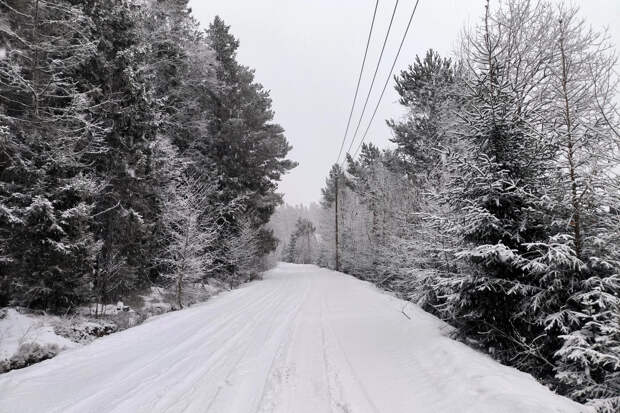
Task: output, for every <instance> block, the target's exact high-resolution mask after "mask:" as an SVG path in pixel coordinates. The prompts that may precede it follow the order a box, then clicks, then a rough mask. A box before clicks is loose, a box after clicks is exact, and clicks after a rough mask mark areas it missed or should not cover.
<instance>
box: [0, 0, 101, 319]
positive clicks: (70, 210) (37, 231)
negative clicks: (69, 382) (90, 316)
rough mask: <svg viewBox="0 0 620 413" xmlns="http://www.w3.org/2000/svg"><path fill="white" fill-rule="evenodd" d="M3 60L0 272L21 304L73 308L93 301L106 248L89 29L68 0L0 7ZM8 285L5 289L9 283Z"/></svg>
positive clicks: (0, 67)
mask: <svg viewBox="0 0 620 413" xmlns="http://www.w3.org/2000/svg"><path fill="white" fill-rule="evenodd" d="M0 10H1V12H2V14H3V15H5V16H8V19H7V22H6V24H2V25H0V37H1V38H2V43H3V44H6V45H7V53H6V56H5V58H4V59H2V60H0V82H1V83H2V90H1V91H0V101H1V105H2V106H1V109H0V127H2V130H3V138H4V139H3V140H2V143H1V145H2V149H3V150H2V160H1V161H0V165H1V166H0V169H1V174H0V175H1V178H0V199H1V203H2V208H1V210H2V218H1V219H0V221H1V222H2V224H1V225H2V229H1V230H0V231H1V232H2V238H3V240H4V241H3V242H5V243H6V246H5V248H4V255H5V259H4V261H3V266H2V267H3V268H2V273H3V274H4V275H3V278H4V279H5V285H6V286H7V287H8V290H9V291H10V294H11V295H12V297H13V299H14V301H15V303H18V304H21V305H27V306H31V307H38V308H44V309H53V310H59V309H70V308H73V307H75V306H77V305H79V304H80V303H81V302H83V301H84V300H85V299H86V298H87V297H88V284H89V281H90V276H91V273H92V269H93V266H94V261H95V256H96V254H97V252H98V250H99V248H100V244H99V243H98V242H97V241H95V239H94V237H93V236H92V233H91V231H90V225H91V216H92V213H93V209H94V197H95V195H96V194H97V193H98V192H99V190H100V183H99V180H98V179H97V178H96V177H94V176H93V174H92V171H90V170H88V169H87V168H86V163H87V162H88V158H89V157H90V156H95V155H98V154H101V153H103V152H105V149H103V148H102V136H103V134H104V133H105V132H106V129H105V127H104V126H103V125H102V124H101V121H100V119H98V118H97V117H96V111H95V110H93V107H94V106H95V105H94V96H95V95H97V93H98V87H97V85H96V84H95V83H91V82H89V79H85V78H84V77H83V76H82V73H81V69H82V68H83V66H84V65H85V64H86V63H87V62H88V61H89V59H91V58H92V56H94V53H95V50H96V40H95V38H94V34H93V23H92V21H91V20H90V19H89V18H88V17H87V16H85V15H84V14H83V13H82V12H81V10H80V9H79V8H77V7H74V6H72V5H71V3H70V2H67V1H58V2H54V3H49V2H39V1H33V2H12V5H9V4H7V3H6V2H3V3H1V4H0ZM7 277H10V278H11V280H10V282H8V283H6V278H7Z"/></svg>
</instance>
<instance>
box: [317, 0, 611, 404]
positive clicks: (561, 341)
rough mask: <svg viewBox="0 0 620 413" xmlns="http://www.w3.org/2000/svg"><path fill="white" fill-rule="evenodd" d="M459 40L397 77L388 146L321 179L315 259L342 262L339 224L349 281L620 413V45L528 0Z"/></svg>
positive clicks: (498, 10) (563, 10)
mask: <svg viewBox="0 0 620 413" xmlns="http://www.w3.org/2000/svg"><path fill="white" fill-rule="evenodd" d="M494 4H495V3H494ZM459 45H460V47H459V52H458V53H457V54H456V55H455V56H454V57H453V58H445V57H441V56H440V55H439V54H438V53H437V52H435V51H432V50H429V51H428V52H427V53H426V55H425V56H421V57H418V58H416V60H415V62H414V63H413V64H412V65H410V66H409V67H408V68H407V69H406V70H404V71H402V72H401V73H400V74H399V75H398V76H396V90H397V91H398V93H399V95H400V103H401V104H402V105H403V106H404V107H405V108H406V109H407V116H406V117H405V118H404V119H402V120H398V121H394V120H390V121H389V122H388V124H389V126H390V127H391V128H392V131H393V139H392V141H393V142H394V143H395V145H396V148H395V149H394V150H379V149H378V148H376V147H375V146H373V145H371V144H368V145H364V146H363V148H362V150H361V154H360V156H359V157H358V158H357V159H355V160H354V159H353V158H352V157H351V156H348V158H347V160H346V165H345V167H344V168H341V167H340V166H339V165H334V167H333V168H332V170H331V171H330V173H329V176H328V178H327V183H326V187H325V188H324V190H323V209H324V214H323V218H322V219H321V222H320V224H319V225H318V235H319V237H318V238H319V240H320V245H319V248H320V249H321V250H323V251H324V253H322V254H319V256H320V257H321V259H319V260H318V262H319V263H320V264H322V265H325V266H329V267H331V268H334V267H335V262H334V260H335V256H336V255H335V254H334V251H333V248H334V241H335V240H334V238H335V233H334V222H335V215H336V216H337V217H338V218H337V219H338V220H339V224H340V225H339V228H340V229H339V240H340V242H339V244H340V249H339V258H340V267H341V268H342V270H343V271H345V272H347V273H350V274H353V275H355V276H357V277H360V278H362V279H366V280H369V281H372V282H374V283H376V284H377V285H379V286H381V287H383V288H385V289H389V290H392V291H395V292H396V293H397V294H399V295H400V296H402V297H404V298H406V299H409V300H412V301H414V302H416V303H418V304H419V305H421V306H422V307H423V308H424V309H426V310H427V311H430V312H432V313H434V314H436V315H437V316H439V317H440V318H442V319H444V320H446V321H447V322H449V323H450V324H451V325H453V326H454V327H455V335H456V336H457V337H459V338H461V339H462V340H463V341H465V342H466V343H468V344H470V345H473V346H475V347H477V348H479V349H481V350H483V351H486V352H488V353H489V354H490V355H492V356H493V357H494V358H496V359H498V360H499V361H501V362H502V363H505V364H508V365H511V366H515V367H517V368H519V369H521V370H523V371H526V372H528V373H531V374H533V375H534V376H535V377H537V378H538V379H540V380H541V381H543V382H544V383H546V384H548V385H549V386H550V387H552V388H553V389H555V390H556V391H558V392H560V393H562V394H566V395H568V396H570V397H572V398H573V399H575V400H578V401H580V402H589V403H590V404H592V405H593V406H595V407H597V408H598V409H599V411H601V412H618V411H620V214H619V212H618V211H619V208H618V205H620V178H619V174H620V169H619V168H620V157H619V150H620V135H619V132H620V123H619V119H620V113H618V110H617V106H616V102H617V97H618V88H617V86H618V75H617V65H616V55H615V52H614V49H613V45H612V44H611V43H610V41H609V39H608V37H607V36H606V35H605V34H604V33H599V32H596V31H595V30H593V29H591V28H589V27H588V26H587V24H586V23H585V22H584V21H583V20H582V19H581V18H580V17H579V15H578V11H577V10H576V9H575V8H573V7H568V6H566V5H558V6H554V5H552V4H551V3H550V2H548V1H541V2H532V1H528V0H507V1H504V2H501V3H500V5H499V6H497V7H495V6H493V8H490V7H489V4H487V7H486V12H485V14H484V16H483V19H482V20H481V23H480V24H478V25H476V26H475V27H473V28H471V29H470V30H467V31H466V32H465V33H464V34H463V36H462V37H461V39H460V43H459ZM336 180H338V185H336ZM336 190H338V191H339V197H338V198H339V207H338V210H337V211H334V207H335V202H334V199H335V191H336Z"/></svg>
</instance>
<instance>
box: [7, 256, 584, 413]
mask: <svg viewBox="0 0 620 413" xmlns="http://www.w3.org/2000/svg"><path fill="white" fill-rule="evenodd" d="M403 305H404V302H402V301H400V300H397V299H395V298H393V297H392V296H390V295H388V294H384V293H381V292H380V291H379V290H377V289H376V288H374V287H372V286H371V285H369V284H367V283H364V282H361V281H358V280H355V279H354V278H352V277H349V276H345V275H342V274H339V273H335V272H332V271H328V270H324V269H319V268H317V267H315V266H310V265H292V264H280V265H279V266H278V267H277V268H276V269H274V270H272V271H270V272H269V273H267V274H266V276H265V280H263V281H258V282H254V283H251V284H248V285H246V286H244V287H242V288H240V289H238V290H235V291H232V292H227V293H224V294H221V295H220V296H218V297H216V298H214V299H212V300H210V301H209V302H207V303H204V304H201V305H197V306H195V307H192V308H190V309H187V310H184V311H179V312H175V313H169V314H165V315H163V316H160V317H157V318H155V319H152V320H150V321H147V322H146V323H145V324H143V325H141V326H138V327H136V328H132V329H129V330H126V331H124V332H121V333H118V334H114V335H111V336H108V337H104V338H102V339H99V340H97V341H95V342H94V343H93V344H91V345H88V346H85V347H81V348H78V349H73V350H68V351H66V352H64V353H62V354H60V355H59V356H58V357H56V358H54V359H52V360H48V361H45V362H42V363H40V364H38V365H34V366H31V367H29V368H26V369H23V370H16V371H13V372H10V373H7V374H4V375H0V412H2V413H18V412H19V413H29V412H45V413H51V412H58V413H86V412H93V413H94V412H96V413H103V412H127V413H136V412H149V413H152V412H200V413H208V412H213V413H255V412H256V413H261V412H278V413H306V412H307V413H323V412H325V413H378V412H382V413H398V412H407V413H418V412H429V413H430V412H432V413H438V412H449V413H452V412H458V413H465V412H472V413H474V412H475V413H487V412H488V413H511V412H515V413H517V412H518V413H528V412H540V413H543V412H544V413H550V412H579V411H585V409H584V408H583V407H582V406H580V405H578V404H576V403H573V402H571V401H569V400H568V399H565V398H563V397H560V396H557V395H555V394H553V393H551V392H550V391H549V390H547V389H546V388H545V387H543V386H541V385H540V384H538V383H537V382H536V381H534V379H532V378H531V377H530V376H528V375H526V374H523V373H520V372H518V371H516V370H514V369H511V368H508V367H504V366H501V365H499V364H497V363H496V362H494V361H492V360H491V359H489V358H488V357H486V356H484V355H481V354H478V353H476V352H475V351H474V350H471V349H469V348H467V347H466V346H464V345H463V344H460V343H457V342H455V341H453V340H451V339H449V338H447V337H446V336H445V327H444V325H443V324H442V323H441V322H439V321H438V320H436V319H435V318H433V317H431V316H429V315H427V314H426V313H424V312H423V311H421V310H420V309H418V308H416V307H415V306H413V305H411V304H409V305H407V307H406V309H405V312H406V313H407V314H408V315H409V316H410V317H411V320H409V319H407V318H406V317H405V316H404V315H403V314H402V313H401V309H402V307H403Z"/></svg>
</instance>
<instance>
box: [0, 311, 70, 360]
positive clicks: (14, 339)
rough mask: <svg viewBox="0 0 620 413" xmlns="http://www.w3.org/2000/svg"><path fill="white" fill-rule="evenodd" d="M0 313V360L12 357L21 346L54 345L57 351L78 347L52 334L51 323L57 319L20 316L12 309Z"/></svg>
mask: <svg viewBox="0 0 620 413" xmlns="http://www.w3.org/2000/svg"><path fill="white" fill-rule="evenodd" d="M0 312H1V313H2V314H4V317H2V316H1V314H0V360H7V359H10V358H11V357H12V356H14V355H15V354H16V353H17V352H18V350H19V347H20V346H21V345H23V344H28V343H36V344H38V345H39V346H42V347H43V346H49V345H56V346H58V349H59V350H63V349H68V348H74V347H78V346H79V344H77V343H74V342H73V341H71V340H69V339H67V338H65V337H62V336H60V335H58V334H56V333H55V332H54V327H53V323H54V322H57V321H58V319H59V318H58V317H50V316H40V317H34V316H29V315H25V314H21V313H20V312H18V311H17V310H15V309H14V308H6V309H1V310H0Z"/></svg>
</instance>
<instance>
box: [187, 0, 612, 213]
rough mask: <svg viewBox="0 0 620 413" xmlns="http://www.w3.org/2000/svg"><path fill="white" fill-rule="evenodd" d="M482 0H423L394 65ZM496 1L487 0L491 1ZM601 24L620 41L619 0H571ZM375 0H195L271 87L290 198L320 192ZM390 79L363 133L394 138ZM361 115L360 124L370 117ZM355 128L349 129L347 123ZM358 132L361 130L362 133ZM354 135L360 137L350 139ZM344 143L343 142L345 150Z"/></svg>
mask: <svg viewBox="0 0 620 413" xmlns="http://www.w3.org/2000/svg"><path fill="white" fill-rule="evenodd" d="M395 1H396V0H383V1H381V0H380V1H379V10H378V12H377V19H376V22H375V28H374V33H373V39H372V40H371V47H370V49H369V52H368V59H367V62H366V69H365V76H364V77H363V78H362V86H361V88H360V94H359V96H358V102H359V103H358V104H357V105H356V114H354V115H353V120H352V122H351V124H352V126H351V132H352V130H354V126H355V125H356V124H357V120H358V119H359V112H360V110H361V107H362V103H363V99H364V98H365V97H366V94H367V93H368V86H369V85H370V79H371V77H372V73H373V72H374V68H375V65H376V63H377V59H378V57H379V52H380V47H381V44H382V42H383V37H384V36H385V32H386V30H387V26H388V23H389V19H390V15H391V13H392V9H393V7H394V4H395ZM414 3H415V1H413V0H401V1H400V3H399V6H398V9H397V12H396V18H395V20H394V24H393V27H392V32H391V34H390V39H389V40H388V44H387V46H386V51H385V54H384V56H383V60H382V64H381V67H380V69H379V74H378V75H377V80H376V81H375V86H374V88H373V95H371V99H370V102H369V104H368V108H367V109H366V115H365V118H366V119H369V118H370V115H371V114H372V109H374V105H375V104H376V99H377V98H378V97H379V94H380V92H381V88H382V87H383V84H384V82H385V79H386V77H387V74H388V71H389V69H390V66H391V64H392V61H393V59H394V56H395V55H396V51H397V49H398V44H399V42H400V40H401V38H402V34H403V32H404V29H405V26H406V24H407V20H408V18H409V15H410V13H411V10H412V9H413V5H414ZM484 3H485V0H420V4H419V6H418V10H417V12H416V15H415V17H414V19H413V23H412V26H411V29H410V31H409V35H408V36H407V40H406V42H405V45H404V47H403V51H402V52H401V55H400V58H399V60H398V62H397V64H396V67H395V69H394V73H398V72H399V71H400V70H401V69H404V68H406V67H407V65H408V64H409V63H411V62H413V59H414V58H415V56H416V54H420V55H423V54H424V53H425V52H426V50H427V49H429V48H433V49H435V50H437V51H438V52H439V53H440V54H442V55H444V56H445V55H448V54H449V53H450V52H451V51H452V49H453V47H454V45H455V41H456V39H457V37H458V34H459V32H460V31H461V29H462V28H463V27H464V26H465V25H467V24H470V23H474V22H476V21H477V19H478V18H479V17H480V16H482V13H483V11H484ZM493 3H494V1H493V0H492V1H491V7H493ZM574 3H575V4H577V5H579V6H580V7H581V9H582V15H583V17H585V18H586V19H587V21H588V22H589V23H590V24H591V25H592V26H594V27H595V28H604V27H607V28H608V29H609V32H610V35H611V36H612V38H613V39H614V41H615V43H616V44H617V45H620V26H619V24H618V20H619V19H620V0H575V1H574ZM374 4H375V1H374V0H191V1H190V7H191V8H192V9H193V11H194V15H195V16H196V18H198V20H199V21H200V22H201V24H202V25H203V26H204V27H207V26H208V24H209V22H210V21H211V20H213V18H214V17H215V15H219V16H220V17H222V18H223V19H224V21H225V22H226V24H228V25H230V26H231V32H232V33H233V34H234V35H235V36H236V37H237V38H238V39H239V40H240V43H241V45H240V47H239V50H238V60H239V61H240V62H241V63H242V64H245V65H247V66H250V67H253V68H255V69H256V80H257V81H259V82H260V83H262V84H263V85H264V86H265V88H267V89H269V90H271V97H272V99H273V108H274V110H275V112H276V116H275V120H276V122H278V123H279V124H281V125H282V126H283V127H284V128H285V130H286V136H287V138H288V140H289V142H290V143H291V145H292V146H293V150H292V151H291V152H290V153H289V158H291V159H294V160H296V161H297V162H299V166H298V167H297V168H295V169H294V170H293V171H292V172H290V173H289V174H288V175H286V176H285V177H284V178H283V180H282V182H281V183H280V187H279V188H280V192H283V193H284V195H285V196H284V200H285V202H287V203H289V204H299V203H304V204H309V203H310V202H313V201H318V200H319V197H320V189H321V187H323V185H324V182H325V177H326V176H327V173H328V171H329V168H330V167H331V165H332V164H333V163H334V162H335V161H336V157H337V155H338V150H339V149H340V144H341V141H342V136H343V134H344V130H345V127H346V121H347V117H348V114H349V110H350V108H351V102H352V99H353V93H354V92H355V85H356V82H357V76H358V73H359V68H360V64H361V61H362V56H363V52H364V46H365V44H366V38H367V35H368V29H369V27H370V20H371V17H372V11H373V8H374ZM402 113H403V109H402V108H401V107H400V105H399V104H398V96H397V94H396V92H395V91H394V88H393V81H392V80H391V81H390V85H389V86H388V90H387V91H386V93H385V96H384V97H383V100H382V103H381V107H380V108H379V111H378V112H377V116H376V117H375V120H374V122H373V126H372V127H371V129H370V133H369V134H368V137H367V141H371V142H373V143H375V144H377V145H378V146H380V147H385V146H388V145H390V143H389V138H390V136H391V132H390V129H389V128H388V127H387V126H386V124H385V119H387V118H398V117H400V116H402ZM366 122H367V120H364V121H363V123H362V127H361V128H360V132H361V131H363V130H364V128H365V127H366V124H367V123H366ZM350 135H352V133H350ZM358 139H359V138H358ZM356 146H357V144H355V145H354V148H355V147H356ZM347 147H348V143H347V145H346V146H345V150H346V148H347Z"/></svg>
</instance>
